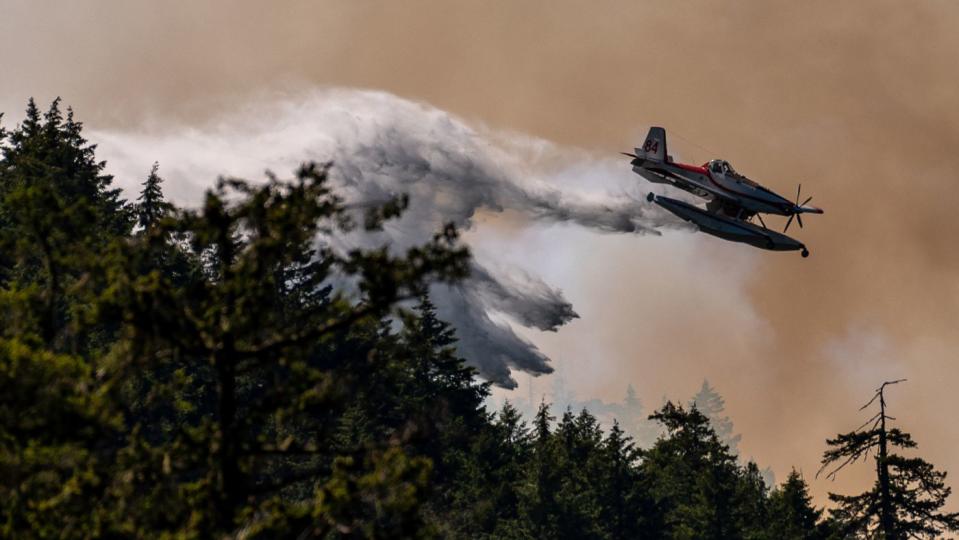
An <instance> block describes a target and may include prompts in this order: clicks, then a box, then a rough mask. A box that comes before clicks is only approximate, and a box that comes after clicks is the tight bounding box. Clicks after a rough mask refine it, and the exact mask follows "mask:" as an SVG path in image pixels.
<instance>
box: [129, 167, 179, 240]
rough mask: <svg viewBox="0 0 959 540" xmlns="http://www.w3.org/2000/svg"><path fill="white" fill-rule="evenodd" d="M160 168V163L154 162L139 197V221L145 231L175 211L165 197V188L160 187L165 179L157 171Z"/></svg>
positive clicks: (137, 212) (137, 210)
mask: <svg viewBox="0 0 959 540" xmlns="http://www.w3.org/2000/svg"><path fill="white" fill-rule="evenodd" d="M159 169H160V164H159V163H154V164H153V167H152V168H151V169H150V175H149V176H148V177H147V179H146V181H145V182H143V190H142V191H140V196H139V197H138V198H137V205H136V218H137V223H138V224H139V225H140V227H142V228H143V230H144V231H148V230H150V229H152V228H153V227H156V226H157V225H158V224H159V223H160V220H161V219H163V218H164V217H166V216H168V215H169V214H170V213H171V212H172V211H173V205H172V204H170V203H169V202H167V201H166V199H164V198H163V189H162V188H161V187H160V184H162V183H163V179H162V178H160V175H159V174H158V173H157V171H159Z"/></svg>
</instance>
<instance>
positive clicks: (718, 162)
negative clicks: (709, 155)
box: [706, 159, 765, 189]
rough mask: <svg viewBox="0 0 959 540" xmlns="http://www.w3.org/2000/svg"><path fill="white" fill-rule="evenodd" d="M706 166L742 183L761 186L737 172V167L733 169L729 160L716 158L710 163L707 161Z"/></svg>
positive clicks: (714, 171)
mask: <svg viewBox="0 0 959 540" xmlns="http://www.w3.org/2000/svg"><path fill="white" fill-rule="evenodd" d="M706 166H707V167H708V168H709V170H710V172H712V173H715V174H721V175H723V176H725V177H726V178H729V179H731V180H735V181H737V182H739V183H740V184H746V185H749V186H753V187H761V186H759V184H757V183H756V182H753V181H752V180H750V179H749V178H746V177H745V176H743V175H741V174H739V173H738V172H736V169H733V166H732V165H730V164H729V162H728V161H726V160H724V159H714V160H712V161H710V162H709V163H707V164H706ZM764 189H765V188H764Z"/></svg>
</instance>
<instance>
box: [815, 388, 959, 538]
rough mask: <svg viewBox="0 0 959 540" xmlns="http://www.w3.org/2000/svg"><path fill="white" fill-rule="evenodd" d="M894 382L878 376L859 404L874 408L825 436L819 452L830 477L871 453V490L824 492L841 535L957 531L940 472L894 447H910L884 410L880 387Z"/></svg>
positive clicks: (897, 535)
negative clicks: (856, 423)
mask: <svg viewBox="0 0 959 540" xmlns="http://www.w3.org/2000/svg"><path fill="white" fill-rule="evenodd" d="M899 382H902V380H897V381H891V382H884V383H883V384H882V385H881V386H880V387H879V388H878V389H876V393H875V394H874V395H873V397H872V399H870V400H869V402H868V403H866V404H865V405H863V407H862V409H865V408H867V407H869V406H870V405H872V404H873V403H876V404H878V406H879V412H877V413H876V414H875V415H874V416H872V418H870V419H869V420H867V421H866V423H865V424H863V426H862V427H860V428H858V429H856V430H854V431H851V432H849V433H843V434H840V435H838V436H837V437H836V438H835V439H828V440H827V441H826V443H827V444H828V445H829V446H830V447H831V448H830V449H829V450H827V451H826V452H825V453H824V454H823V459H822V468H821V469H820V472H822V471H823V470H825V469H826V468H828V467H830V466H832V465H835V464H837V463H838V465H837V466H835V467H834V468H833V469H832V470H831V471H830V472H829V474H828V476H829V477H830V478H835V476H836V474H837V473H838V472H839V471H840V470H841V469H842V468H843V467H845V466H846V465H848V464H850V463H853V462H855V461H856V460H858V459H860V458H863V459H865V458H866V457H867V456H868V455H869V454H870V453H874V454H875V464H876V482H875V484H874V485H873V488H872V489H871V490H869V491H866V492H865V493H862V494H859V495H837V494H833V493H830V494H829V498H830V500H832V501H833V502H835V503H836V504H837V509H836V510H835V511H834V512H833V517H834V518H835V519H836V521H838V522H839V523H840V524H841V527H842V531H843V534H845V535H850V534H856V535H862V536H868V537H881V538H884V539H886V540H900V539H906V538H922V537H926V538H936V537H939V535H941V534H942V533H943V532H945V531H950V532H957V531H959V513H957V512H942V507H943V506H944V505H945V504H946V499H947V498H948V497H949V495H950V493H951V492H952V489H951V488H950V487H948V486H947V485H946V484H945V478H946V473H945V472H940V471H936V470H935V468H933V466H932V464H930V463H929V462H927V461H925V460H923V459H922V458H918V457H906V456H903V455H902V454H898V453H896V452H895V448H901V449H906V450H908V449H913V448H916V443H915V442H914V441H913V440H912V437H911V436H910V435H909V434H908V433H906V432H903V431H901V430H900V429H899V428H890V427H888V425H887V421H888V420H894V418H892V417H891V416H888V415H887V414H886V397H885V389H886V387H887V386H889V385H891V384H897V383H899ZM862 409H860V410H862Z"/></svg>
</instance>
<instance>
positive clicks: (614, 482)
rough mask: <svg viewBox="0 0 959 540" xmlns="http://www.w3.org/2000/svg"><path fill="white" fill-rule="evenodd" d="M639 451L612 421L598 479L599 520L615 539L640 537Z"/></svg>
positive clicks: (603, 448)
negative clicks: (637, 466)
mask: <svg viewBox="0 0 959 540" xmlns="http://www.w3.org/2000/svg"><path fill="white" fill-rule="evenodd" d="M639 459H640V452H639V450H637V449H636V448H635V447H634V446H633V441H632V439H631V438H630V437H629V436H628V435H626V433H625V432H623V430H622V429H621V428H620V427H619V423H618V422H615V421H614V422H613V426H612V427H611V428H610V430H609V434H608V435H607V436H606V439H605V440H604V441H603V447H602V458H601V463H602V468H601V475H600V478H599V479H597V480H598V483H599V490H598V492H599V498H600V508H601V511H600V516H599V519H600V523H602V524H603V525H604V528H605V529H606V530H607V531H608V536H609V538H611V539H613V540H617V539H627V538H639V537H641V536H642V535H641V518H642V513H643V508H642V505H643V503H644V501H643V500H642V495H641V494H640V493H639V492H638V490H637V485H638V480H639V475H638V473H637V470H636V464H637V462H638V461H639Z"/></svg>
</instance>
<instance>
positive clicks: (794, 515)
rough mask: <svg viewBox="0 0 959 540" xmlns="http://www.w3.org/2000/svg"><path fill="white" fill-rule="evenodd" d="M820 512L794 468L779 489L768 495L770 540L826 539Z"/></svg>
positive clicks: (767, 529) (768, 530) (768, 531)
mask: <svg viewBox="0 0 959 540" xmlns="http://www.w3.org/2000/svg"><path fill="white" fill-rule="evenodd" d="M821 519H822V510H818V509H816V507H815V506H813V503H812V496H810V495H809V487H808V486H807V485H806V481H805V480H804V479H803V477H802V475H800V474H799V473H798V472H797V471H796V470H795V469H793V470H792V471H791V472H790V473H789V476H788V477H787V478H786V481H785V482H783V483H782V485H781V486H779V487H777V488H776V489H774V490H772V492H771V493H770V494H769V519H768V526H767V528H766V531H767V534H768V537H769V538H782V539H784V540H816V539H820V538H825V537H826V534H825V530H824V528H823V526H822V525H821V524H820V520H821Z"/></svg>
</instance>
